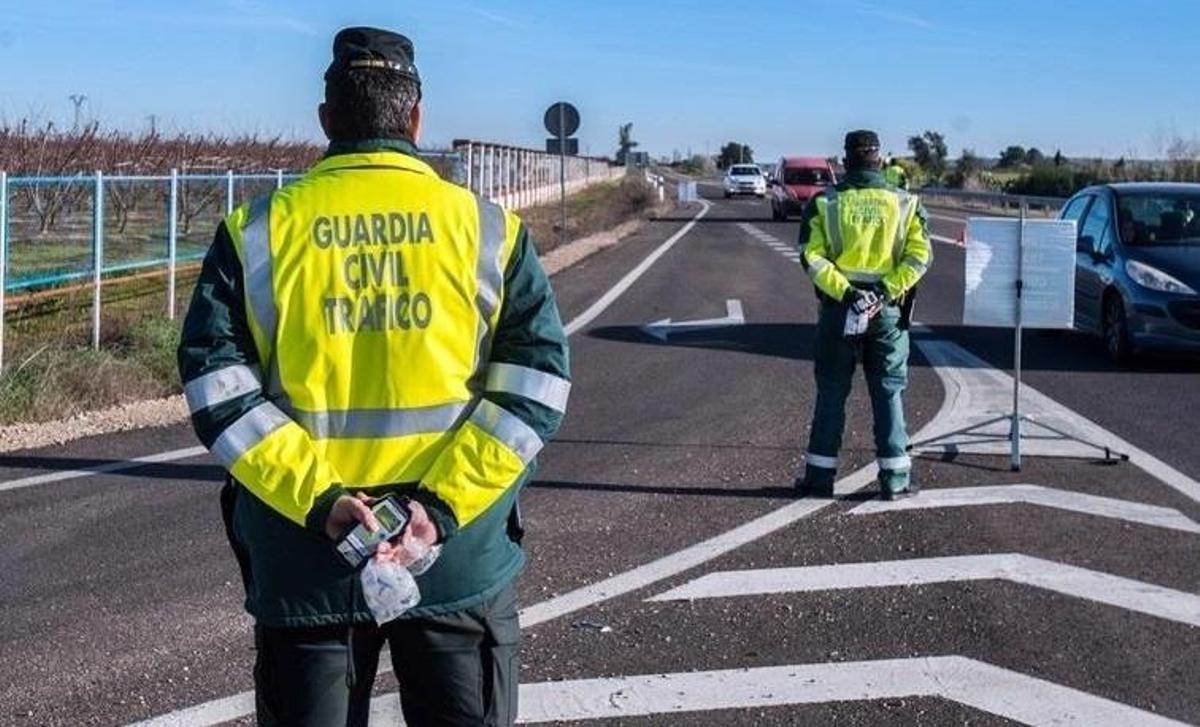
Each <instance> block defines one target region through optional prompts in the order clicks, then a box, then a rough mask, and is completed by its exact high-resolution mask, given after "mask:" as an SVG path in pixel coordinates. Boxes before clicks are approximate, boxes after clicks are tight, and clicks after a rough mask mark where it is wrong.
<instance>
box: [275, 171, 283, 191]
mask: <svg viewBox="0 0 1200 727" xmlns="http://www.w3.org/2000/svg"><path fill="white" fill-rule="evenodd" d="M275 189H283V170H282V169H276V170H275Z"/></svg>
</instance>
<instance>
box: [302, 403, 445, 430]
mask: <svg viewBox="0 0 1200 727" xmlns="http://www.w3.org/2000/svg"><path fill="white" fill-rule="evenodd" d="M468 406H469V402H463V403H456V404H442V405H439V406H424V407H412V408H408V409H341V410H336V411H319V412H312V411H301V410H297V409H292V410H291V414H292V417H293V418H295V420H296V423H297V424H299V425H300V426H301V427H303V428H304V431H306V432H308V434H309V436H311V437H312V438H313V439H380V438H386V437H406V436H409V435H413V434H439V433H441V432H448V431H450V430H452V429H454V428H455V427H457V426H458V424H459V422H460V421H461V420H462V417H463V415H464V414H465V413H466V411H467V407H468Z"/></svg>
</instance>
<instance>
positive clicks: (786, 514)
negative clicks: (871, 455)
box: [131, 464, 878, 727]
mask: <svg viewBox="0 0 1200 727" xmlns="http://www.w3.org/2000/svg"><path fill="white" fill-rule="evenodd" d="M877 474H878V469H877V468H876V466H875V465H874V464H870V465H867V466H866V467H863V468H861V469H859V470H857V471H855V472H853V473H851V474H850V475H847V476H846V477H844V478H842V479H841V480H839V481H838V482H837V484H836V485H835V486H834V491H835V492H837V493H838V494H840V495H845V494H849V493H851V492H854V491H855V490H858V489H860V488H862V487H863V486H865V485H867V484H869V483H870V482H872V481H874V479H875V477H876V476H877ZM833 502H834V501H833V500H808V499H804V500H797V501H796V502H794V503H791V504H788V505H784V506H783V507H781V508H779V509H777V510H773V511H771V512H769V513H767V514H766V515H762V516H760V517H758V518H755V519H754V520H751V521H749V522H746V523H743V524H742V525H740V526H738V527H736V528H734V529H733V530H730V531H728V532H725V533H722V534H721V535H718V536H716V537H714V538H710V539H709V540H706V541H704V542H701V543H697V544H695V545H692V546H690V547H688V548H684V549H683V550H681V551H678V552H676V553H672V554H670V555H667V556H664V557H662V558H659V559H658V560H655V561H652V562H650V563H646V564H645V565H642V566H638V567H636V568H634V569H632V570H629V571H626V572H624V573H619V574H617V575H615V576H612V577H610V578H606V579H604V580H602V581H599V582H598V583H593V584H592V585H589V586H583V587H582V588H577V589H576V590H574V591H570V592H568V593H564V594H562V595H561V596H557V597H555V598H551V599H549V600H546V601H542V602H541V603H538V604H535V605H533V606H530V607H528V608H526V609H524V610H523V611H521V628H529V627H531V626H535V625H537V624H540V623H543V622H545V621H549V620H551V619H554V618H558V617H559V616H565V615H566V614H568V613H572V612H574V611H578V610H580V609H584V608H588V607H590V606H594V605H596V604H598V603H602V602H604V601H607V600H609V599H611V598H616V597H617V596H621V595H624V594H626V593H629V592H631V591H635V590H638V589H640V588H644V587H646V586H649V585H651V584H653V583H655V582H657V581H660V580H662V579H664V578H670V577H672V576H674V575H677V574H679V573H682V572H683V571H685V570H688V569H690V568H694V567H696V566H699V565H703V564H704V563H706V562H708V561H710V560H712V559H714V558H717V557H720V556H722V555H724V554H725V553H728V552H729V551H731V550H734V549H735V548H739V547H741V546H742V545H745V544H746V543H749V542H751V541H753V540H755V539H757V538H761V537H763V536H765V535H769V534H770V533H773V532H775V531H777V530H779V529H781V528H785V527H787V526H788V525H791V524H792V523H794V522H796V521H797V520H799V519H801V518H803V517H807V516H808V515H812V514H813V513H815V512H817V511H819V510H822V509H824V508H826V507H829V506H830V505H831V504H833ZM391 669H392V667H391V664H390V663H389V662H387V661H386V660H382V661H381V662H380V666H379V673H380V674H384V673H387V672H389V671H391ZM395 698H396V696H395V694H392V695H385V696H383V697H379V698H378V699H377V701H378V700H387V699H393V700H394V699H395ZM252 714H254V692H252V691H246V692H242V693H240V694H235V695H234V696H232V697H225V698H223V699H216V700H213V701H211V702H205V703H203V704H198V705H195V706H193V707H188V708H186V709H182V710H179V711H177V712H170V713H168V714H164V715H161V716H159V717H154V718H152V719H148V720H145V721H143V722H138V723H136V724H135V725H132V726H131V727H210V726H211V725H215V724H220V723H221V722H227V721H229V720H232V719H240V718H241V717H245V716H248V715H252Z"/></svg>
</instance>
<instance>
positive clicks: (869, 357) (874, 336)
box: [804, 300, 912, 492]
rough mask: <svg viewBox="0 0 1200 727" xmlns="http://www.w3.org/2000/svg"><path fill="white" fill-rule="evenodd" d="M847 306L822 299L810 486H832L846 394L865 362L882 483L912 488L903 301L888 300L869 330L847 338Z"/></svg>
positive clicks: (809, 458) (808, 467)
mask: <svg viewBox="0 0 1200 727" xmlns="http://www.w3.org/2000/svg"><path fill="white" fill-rule="evenodd" d="M846 309H847V306H846V304H844V303H838V302H834V301H830V300H823V301H822V303H821V313H820V319H819V321H818V323H817V341H816V354H815V364H816V365H815V369H816V378H817V404H816V408H815V410H814V411H813V422H812V432H811V433H810V435H809V440H808V454H807V456H806V465H805V473H804V477H805V486H806V487H811V488H815V489H825V488H832V487H833V481H834V477H835V475H836V474H837V467H838V450H840V449H841V446H842V431H843V429H845V426H846V397H848V396H849V395H850V388H851V384H852V379H853V376H854V369H855V366H856V364H857V363H858V362H859V361H861V362H862V367H863V375H864V376H865V378H866V380H867V391H868V392H869V394H870V396H871V410H872V413H873V414H874V418H875V450H876V456H877V457H878V458H879V470H880V486H881V487H883V488H884V489H886V490H888V491H890V492H900V491H903V490H905V489H906V488H907V487H908V484H909V471H910V470H911V468H912V466H911V463H910V461H909V458H908V452H907V449H908V431H907V429H906V428H905V424H904V402H903V399H902V396H903V394H904V390H905V389H906V388H907V387H908V331H906V330H903V329H902V328H900V326H899V323H900V308H899V306H895V305H889V306H885V307H884V309H883V310H882V311H880V313H879V314H878V315H876V316H875V317H874V318H873V319H871V324H870V326H869V327H868V329H867V332H866V334H864V335H862V336H860V337H857V338H846V337H845V336H843V335H842V331H843V328H844V326H845V322H846Z"/></svg>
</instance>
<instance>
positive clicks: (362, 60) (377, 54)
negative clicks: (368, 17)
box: [325, 28, 421, 88]
mask: <svg viewBox="0 0 1200 727" xmlns="http://www.w3.org/2000/svg"><path fill="white" fill-rule="evenodd" d="M415 57H416V53H415V52H414V51H413V44H412V41H411V40H409V39H408V38H406V37H404V36H403V35H400V34H399V33H393V32H392V31H390V30H382V29H380V28H344V29H342V30H340V31H338V34H337V35H335V36H334V37H333V62H332V63H330V64H329V69H328V70H326V71H325V80H326V81H328V80H329V78H330V77H331V76H332V75H333V74H335V73H337V72H339V71H348V70H354V69H358V68H378V69H381V70H387V71H392V72H393V73H399V74H400V75H402V76H405V77H406V78H408V79H410V80H411V81H412V82H413V83H416V84H417V87H418V88H419V87H420V86H421V76H420V75H419V74H418V73H417V65H416V63H415V62H414V60H415Z"/></svg>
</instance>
